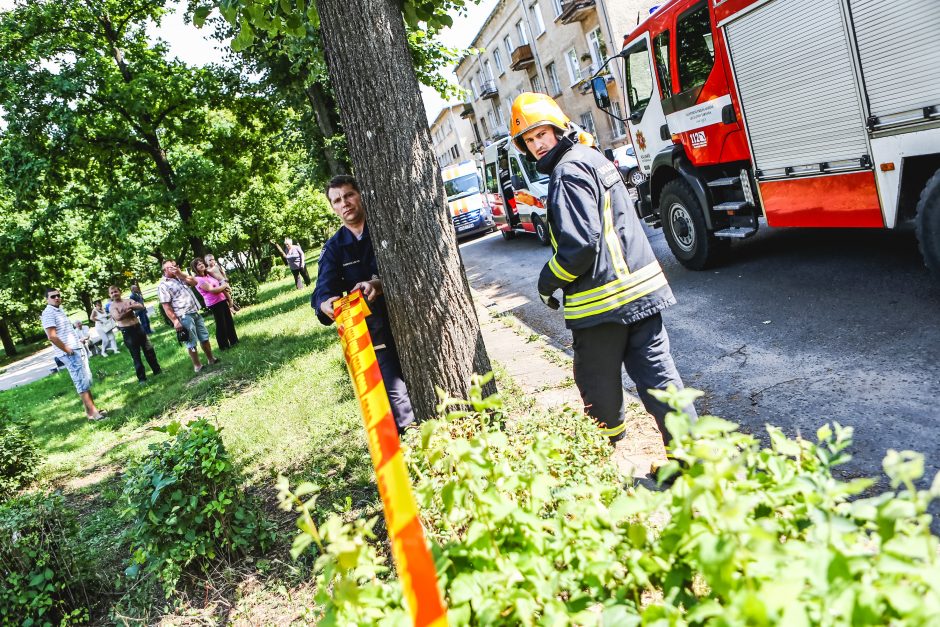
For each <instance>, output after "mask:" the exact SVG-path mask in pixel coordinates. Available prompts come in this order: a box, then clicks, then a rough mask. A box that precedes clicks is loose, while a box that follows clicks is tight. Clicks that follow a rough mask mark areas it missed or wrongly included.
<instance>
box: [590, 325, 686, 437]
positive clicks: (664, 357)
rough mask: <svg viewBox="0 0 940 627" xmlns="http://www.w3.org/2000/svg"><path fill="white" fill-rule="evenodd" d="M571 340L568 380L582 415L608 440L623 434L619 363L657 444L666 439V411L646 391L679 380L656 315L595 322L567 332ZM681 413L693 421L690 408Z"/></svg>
mask: <svg viewBox="0 0 940 627" xmlns="http://www.w3.org/2000/svg"><path fill="white" fill-rule="evenodd" d="M572 335H573V339H574V380H575V383H576V384H577V386H578V390H579V391H580V392H581V400H583V401H584V408H585V411H586V412H587V413H588V414H589V415H590V416H592V417H593V418H594V419H596V420H597V421H598V423H599V424H600V426H601V429H602V430H603V432H604V434H605V435H608V436H609V437H610V440H611V442H616V441H617V440H619V439H621V438H622V437H623V436H624V429H625V425H624V422H623V383H622V382H621V378H620V366H621V364H622V365H623V366H624V367H625V368H626V370H627V374H628V375H629V376H630V378H631V379H633V382H634V383H635V384H636V389H637V392H638V393H639V395H640V400H641V401H642V402H643V406H644V407H646V411H648V412H649V413H650V414H652V415H653V418H655V419H656V425H657V426H658V427H659V431H660V433H661V434H662V436H663V443H664V444H668V443H669V440H671V439H672V438H671V436H670V435H669V432H668V431H667V430H666V422H665V419H666V414H668V413H669V412H670V411H671V408H670V407H669V406H668V405H666V404H665V403H661V402H659V401H658V400H656V399H655V398H653V396H652V395H651V394H650V393H649V392H648V390H650V389H658V390H663V389H666V386H668V385H669V384H670V383H672V384H674V385H675V386H676V387H678V388H681V387H682V379H681V378H680V377H679V371H678V370H676V364H675V362H673V360H672V354H671V353H670V352H669V336H668V335H667V334H666V328H665V327H664V326H663V319H662V316H661V315H660V314H658V313H657V314H655V315H652V316H650V317H649V318H644V319H643V320H640V321H638V322H634V323H633V324H630V325H625V324H618V323H605V324H599V325H597V326H594V327H588V328H586V329H572ZM685 411H686V413H687V414H688V415H689V417H690V418H691V419H692V420H693V421H694V420H696V419H697V418H698V415H697V414H696V412H695V408H694V407H692V406H691V405H690V406H689V407H687V408H686V410H685Z"/></svg>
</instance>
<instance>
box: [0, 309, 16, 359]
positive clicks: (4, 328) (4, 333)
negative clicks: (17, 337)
mask: <svg viewBox="0 0 940 627" xmlns="http://www.w3.org/2000/svg"><path fill="white" fill-rule="evenodd" d="M0 341H2V342H3V352H4V353H6V354H7V357H13V356H14V355H16V344H14V343H13V338H12V337H11V336H10V327H9V326H8V325H7V321H6V320H4V319H2V318H0Z"/></svg>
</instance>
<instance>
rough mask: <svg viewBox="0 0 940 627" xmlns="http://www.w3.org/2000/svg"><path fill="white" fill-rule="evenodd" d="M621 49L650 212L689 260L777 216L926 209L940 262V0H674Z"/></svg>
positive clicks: (850, 223)
mask: <svg viewBox="0 0 940 627" xmlns="http://www.w3.org/2000/svg"><path fill="white" fill-rule="evenodd" d="M618 56H619V57H621V58H622V59H623V64H624V66H623V67H624V92H625V93H624V96H625V97H624V100H625V102H626V103H627V108H628V111H629V119H628V120H627V122H628V127H629V131H630V135H631V138H632V141H633V144H634V148H635V150H636V154H637V159H638V161H639V163H640V167H641V169H643V171H644V172H645V173H646V174H647V176H648V179H647V182H646V183H645V184H644V185H642V186H641V187H640V190H639V191H640V200H639V202H638V206H637V210H638V212H639V214H640V216H641V217H642V218H643V219H644V220H646V221H647V223H649V224H651V225H654V226H662V227H663V230H664V233H665V236H666V239H667V241H668V243H669V246H670V248H671V249H672V251H673V253H674V254H675V255H676V257H677V259H678V260H679V261H680V262H681V263H682V264H683V265H685V266H687V267H690V268H693V269H700V268H704V267H706V266H707V265H709V264H710V263H712V262H714V261H715V260H716V259H717V258H719V257H720V256H721V254H722V253H723V252H724V251H725V250H726V249H727V248H728V245H729V244H730V241H731V240H732V239H735V238H744V237H749V236H750V235H753V234H754V233H755V232H756V231H757V229H758V226H759V224H760V219H761V218H764V219H765V220H766V223H767V225H768V226H773V227H877V228H894V227H896V226H898V225H900V224H902V223H905V222H910V221H912V220H913V221H914V222H915V226H916V230H917V235H918V239H919V241H920V246H921V251H922V253H923V254H924V258H925V261H926V262H927V265H928V267H930V268H931V270H933V271H934V272H935V273H938V275H940V2H937V1H936V0H895V1H894V2H885V1H884V0H671V1H670V2H667V3H666V4H664V5H663V6H662V7H660V8H659V9H657V10H656V11H655V12H654V13H653V14H652V15H651V16H649V18H648V19H646V21H644V22H643V23H641V24H640V25H638V26H637V28H636V29H635V30H634V31H633V32H632V33H630V34H629V35H627V37H626V38H625V39H624V47H623V50H622V51H621V52H620V54H619V55H618ZM594 86H595V98H596V99H597V102H598V105H599V106H601V107H602V108H606V107H605V105H606V104H607V100H608V99H607V97H606V93H604V89H605V88H604V85H603V83H601V82H600V80H596V81H595V82H594Z"/></svg>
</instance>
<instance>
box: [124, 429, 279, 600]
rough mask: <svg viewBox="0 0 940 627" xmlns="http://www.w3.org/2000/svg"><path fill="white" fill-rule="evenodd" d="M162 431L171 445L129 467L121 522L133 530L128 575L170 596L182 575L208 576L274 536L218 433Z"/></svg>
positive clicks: (158, 446)
mask: <svg viewBox="0 0 940 627" xmlns="http://www.w3.org/2000/svg"><path fill="white" fill-rule="evenodd" d="M158 430H159V431H163V432H165V433H166V434H167V435H169V436H170V438H169V439H168V440H165V441H163V442H160V443H158V444H151V445H150V447H149V454H147V455H146V456H145V457H143V458H142V459H140V460H139V461H137V462H136V463H134V464H132V465H131V467H130V468H129V470H128V472H127V475H126V480H125V484H124V490H123V495H122V500H123V504H124V505H123V509H122V511H121V515H122V517H123V518H124V519H125V520H128V521H129V522H130V523H131V527H130V529H129V531H128V534H129V538H130V542H131V550H132V558H131V565H130V566H129V567H128V569H127V573H126V574H127V575H128V576H131V577H135V576H137V575H138V574H140V573H145V574H152V575H155V576H156V577H157V578H158V579H159V580H160V581H161V583H162V584H163V587H164V590H165V591H166V592H167V594H169V593H170V592H172V591H173V590H174V589H175V588H176V585H177V583H178V581H179V579H180V576H181V575H182V573H183V572H184V571H185V570H187V569H196V570H202V571H203V572H204V571H205V568H206V567H207V566H208V565H209V563H210V562H211V561H212V560H214V559H216V558H219V557H228V558H232V557H235V556H237V555H239V554H242V553H245V552H246V551H248V550H250V549H253V548H255V547H257V546H262V547H263V546H265V545H267V544H268V542H269V540H270V539H271V532H270V529H269V526H268V525H267V524H266V523H265V522H264V520H263V519H262V518H261V516H260V514H259V513H258V512H257V510H256V509H255V508H253V507H252V506H251V503H250V502H249V500H248V499H247V497H246V496H245V494H244V492H243V490H242V477H241V474H240V473H239V472H238V471H237V470H236V469H235V467H234V466H233V464H232V461H231V459H230V458H229V455H228V452H227V451H226V449H225V445H224V444H223V442H222V437H221V433H220V431H219V430H218V429H216V428H215V427H214V426H213V425H212V424H211V423H209V422H208V421H207V420H205V419H202V420H197V421H194V422H190V423H189V424H187V425H185V426H182V425H180V423H178V422H173V423H171V424H169V425H168V426H166V427H162V428H159V429H158Z"/></svg>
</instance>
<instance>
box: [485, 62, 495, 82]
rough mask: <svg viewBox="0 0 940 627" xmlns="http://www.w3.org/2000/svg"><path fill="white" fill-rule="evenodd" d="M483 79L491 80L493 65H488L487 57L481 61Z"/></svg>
mask: <svg viewBox="0 0 940 627" xmlns="http://www.w3.org/2000/svg"><path fill="white" fill-rule="evenodd" d="M483 80H487V81H491V80H493V66H492V65H490V60H489V59H487V60H486V61H484V62H483Z"/></svg>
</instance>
